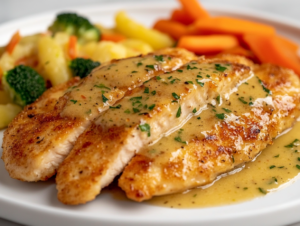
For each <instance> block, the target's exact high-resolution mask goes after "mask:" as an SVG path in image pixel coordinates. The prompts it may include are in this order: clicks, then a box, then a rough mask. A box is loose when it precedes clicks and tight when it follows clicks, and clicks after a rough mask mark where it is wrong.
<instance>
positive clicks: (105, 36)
mask: <svg viewBox="0 0 300 226" xmlns="http://www.w3.org/2000/svg"><path fill="white" fill-rule="evenodd" d="M125 39H126V37H125V36H124V35H121V34H103V33H102V35H101V41H112V42H120V41H123V40H125Z"/></svg>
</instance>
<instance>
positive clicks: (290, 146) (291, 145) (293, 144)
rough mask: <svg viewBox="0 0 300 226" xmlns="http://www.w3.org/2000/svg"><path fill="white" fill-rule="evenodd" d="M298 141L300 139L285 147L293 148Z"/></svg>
mask: <svg viewBox="0 0 300 226" xmlns="http://www.w3.org/2000/svg"><path fill="white" fill-rule="evenodd" d="M298 141H300V140H298V139H295V140H294V141H293V142H292V143H290V144H288V145H286V146H284V147H285V148H293V147H295V146H296V145H295V143H296V142H298Z"/></svg>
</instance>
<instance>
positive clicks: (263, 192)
mask: <svg viewBox="0 0 300 226" xmlns="http://www.w3.org/2000/svg"><path fill="white" fill-rule="evenodd" d="M258 190H259V191H260V192H261V193H262V194H264V195H265V194H267V191H266V190H265V189H263V188H258Z"/></svg>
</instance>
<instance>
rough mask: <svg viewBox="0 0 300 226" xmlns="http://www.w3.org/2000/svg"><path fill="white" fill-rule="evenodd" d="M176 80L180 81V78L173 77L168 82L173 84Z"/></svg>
mask: <svg viewBox="0 0 300 226" xmlns="http://www.w3.org/2000/svg"><path fill="white" fill-rule="evenodd" d="M176 81H180V79H179V78H175V79H173V80H172V81H170V83H171V84H174V82H176Z"/></svg>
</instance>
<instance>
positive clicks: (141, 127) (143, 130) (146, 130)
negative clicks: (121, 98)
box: [139, 123, 151, 137]
mask: <svg viewBox="0 0 300 226" xmlns="http://www.w3.org/2000/svg"><path fill="white" fill-rule="evenodd" d="M139 127H140V129H141V131H142V132H147V135H148V137H150V136H151V134H150V126H149V124H147V123H145V124H143V125H139Z"/></svg>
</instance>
